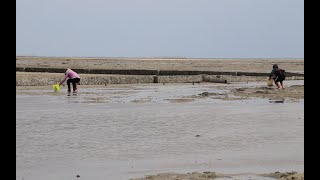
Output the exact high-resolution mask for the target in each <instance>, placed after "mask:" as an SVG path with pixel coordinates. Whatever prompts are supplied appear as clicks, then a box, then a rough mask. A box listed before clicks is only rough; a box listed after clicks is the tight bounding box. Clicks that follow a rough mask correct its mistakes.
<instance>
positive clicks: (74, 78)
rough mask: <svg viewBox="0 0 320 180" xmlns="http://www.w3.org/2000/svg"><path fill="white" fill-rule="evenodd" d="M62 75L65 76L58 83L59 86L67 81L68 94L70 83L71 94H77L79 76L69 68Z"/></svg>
mask: <svg viewBox="0 0 320 180" xmlns="http://www.w3.org/2000/svg"><path fill="white" fill-rule="evenodd" d="M64 74H65V76H64V78H63V80H62V81H61V82H60V83H59V86H60V85H61V84H63V83H64V82H65V81H66V80H67V79H68V80H67V84H68V92H71V88H70V83H72V87H73V92H77V83H79V82H80V76H79V75H78V74H77V73H76V72H74V71H73V70H71V69H70V68H68V69H67V71H66V72H65V73H64Z"/></svg>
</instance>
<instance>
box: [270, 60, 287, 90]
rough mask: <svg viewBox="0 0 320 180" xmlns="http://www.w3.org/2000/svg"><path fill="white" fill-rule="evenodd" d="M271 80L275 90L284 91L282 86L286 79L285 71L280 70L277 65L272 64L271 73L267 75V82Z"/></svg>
mask: <svg viewBox="0 0 320 180" xmlns="http://www.w3.org/2000/svg"><path fill="white" fill-rule="evenodd" d="M271 78H272V79H273V80H274V83H275V85H276V86H277V89H281V88H282V89H285V87H284V86H283V81H284V80H285V79H286V75H285V70H283V69H280V68H279V67H278V65H277V64H274V65H273V67H272V71H271V73H270V75H269V80H271ZM279 83H280V85H279Z"/></svg>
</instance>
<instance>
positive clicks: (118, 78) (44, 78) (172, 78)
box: [16, 70, 304, 86]
mask: <svg viewBox="0 0 320 180" xmlns="http://www.w3.org/2000/svg"><path fill="white" fill-rule="evenodd" d="M56 71H60V70H56ZM78 72H79V74H80V76H81V82H80V84H83V85H107V84H139V83H201V82H213V83H229V82H249V81H266V79H267V77H268V73H258V74H253V73H250V75H237V74H238V73H237V74H228V73H226V72H224V73H222V72H219V73H217V74H218V75H212V74H213V73H212V72H211V75H210V73H208V72H206V73H205V72H197V73H195V71H191V73H190V72H187V71H185V72H183V71H181V72H179V71H170V72H171V73H170V74H164V73H162V74H161V73H159V74H158V75H152V74H149V75H148V74H145V75H139V74H138V75H137V74H123V73H122V74H121V73H119V74H112V73H110V74H103V73H96V74H90V73H86V72H83V71H78ZM91 72H92V71H91ZM100 72H105V71H103V70H101V71H100ZM131 72H132V71H131ZM158 72H159V71H158ZM63 73H64V71H61V72H59V73H58V72H55V73H51V72H46V71H42V72H30V71H29V72H26V71H16V86H46V85H52V84H55V83H57V82H60V81H61V79H62V78H63V76H64V74H63ZM82 73H83V74H82ZM140 73H141V72H140ZM188 73H189V74H188ZM230 73H234V72H230ZM242 73H243V72H242ZM160 74H161V75H160ZM181 74H182V75H181ZM183 74H184V75H183ZM286 79H287V80H302V79H304V76H303V75H301V74H297V75H295V76H293V75H291V76H290V74H289V75H287V78H286Z"/></svg>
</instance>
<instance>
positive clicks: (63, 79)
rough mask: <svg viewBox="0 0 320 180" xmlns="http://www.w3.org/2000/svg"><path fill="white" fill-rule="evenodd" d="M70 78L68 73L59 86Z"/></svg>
mask: <svg viewBox="0 0 320 180" xmlns="http://www.w3.org/2000/svg"><path fill="white" fill-rule="evenodd" d="M67 78H68V74H66V75H65V76H64V78H63V80H62V81H61V82H60V83H59V86H61V84H63V83H64V82H65V81H66V80H67Z"/></svg>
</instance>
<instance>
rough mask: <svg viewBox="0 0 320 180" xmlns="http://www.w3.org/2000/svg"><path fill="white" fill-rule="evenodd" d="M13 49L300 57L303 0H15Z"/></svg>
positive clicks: (58, 53) (79, 53) (29, 52)
mask: <svg viewBox="0 0 320 180" xmlns="http://www.w3.org/2000/svg"><path fill="white" fill-rule="evenodd" d="M16 4H17V6H16V12H17V13H16V15H17V16H16V25H17V26H16V27H17V29H16V39H17V40H16V53H17V55H35V56H87V57H190V58H303V57H304V1H303V0H16Z"/></svg>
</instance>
